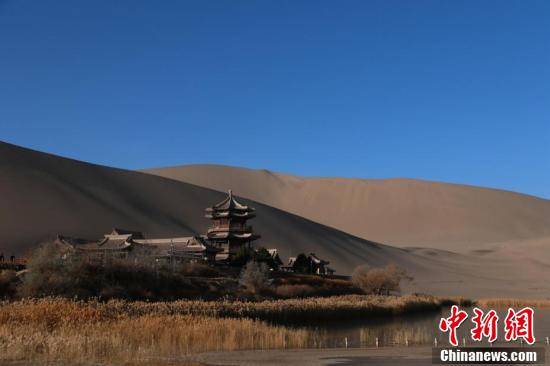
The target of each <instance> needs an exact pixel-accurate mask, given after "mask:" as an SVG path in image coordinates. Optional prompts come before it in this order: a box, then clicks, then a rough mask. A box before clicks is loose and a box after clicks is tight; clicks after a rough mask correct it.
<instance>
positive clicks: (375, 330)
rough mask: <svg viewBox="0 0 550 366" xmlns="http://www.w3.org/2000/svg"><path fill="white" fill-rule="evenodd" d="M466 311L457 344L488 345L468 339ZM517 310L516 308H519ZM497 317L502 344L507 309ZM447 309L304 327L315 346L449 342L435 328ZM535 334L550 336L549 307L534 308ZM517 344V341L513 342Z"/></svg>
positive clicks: (543, 339) (541, 338)
mask: <svg viewBox="0 0 550 366" xmlns="http://www.w3.org/2000/svg"><path fill="white" fill-rule="evenodd" d="M463 310H465V311H467V312H468V314H469V317H468V319H467V320H466V321H465V322H464V323H463V324H462V326H461V327H460V328H459V329H458V332H457V333H458V337H459V340H460V344H461V345H462V344H463V342H464V343H465V345H467V346H468V345H473V344H474V343H475V344H476V345H488V343H487V342H473V341H472V340H471V338H470V334H469V332H470V330H471V329H472V327H473V323H472V322H471V319H472V316H473V315H472V310H471V309H470V308H463ZM518 310H519V309H518ZM498 314H499V317H500V320H499V324H498V331H499V335H498V342H496V343H495V344H505V343H506V342H505V340H504V328H503V327H504V318H505V316H506V309H500V310H498ZM448 315H449V309H443V310H442V311H440V312H432V313H429V314H423V315H415V316H400V317H394V318H391V319H383V320H380V319H378V320H376V319H365V320H363V321H353V322H338V323H325V324H320V325H317V326H308V327H306V329H308V330H309V331H311V332H312V333H313V339H314V341H313V345H314V346H315V347H345V346H346V341H347V345H348V347H375V346H376V342H377V341H378V345H379V346H380V347H388V346H406V345H409V346H418V345H432V344H434V339H437V342H438V345H441V346H445V345H448V335H447V333H445V334H443V333H441V332H440V331H439V329H438V324H439V320H440V319H441V317H447V316H448ZM534 328H535V329H534V330H535V337H536V338H537V343H539V344H540V343H545V342H546V337H548V336H550V309H536V310H535V326H534ZM515 343H516V344H519V343H520V342H519V341H518V342H515Z"/></svg>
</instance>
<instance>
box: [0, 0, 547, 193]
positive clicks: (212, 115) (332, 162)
mask: <svg viewBox="0 0 550 366" xmlns="http://www.w3.org/2000/svg"><path fill="white" fill-rule="evenodd" d="M549 22H550V2H548V1H542V0H540V1H537V0H533V1H477V0H476V1H450V0H449V1H441V0H437V1H428V0H419V1H409V0H407V1H391V0H382V1H223V0H220V1H204V0H202V1H135V0H132V1H130V0H127V1H110V0H109V1H71V0H58V1H52V2H44V1H38V0H37V1H27V0H18V1H15V0H14V1H9V0H8V1H5V0H4V1H2V0H0V140H4V141H7V142H11V143H15V144H19V145H23V146H26V147H30V148H34V149H38V150H44V151H48V152H52V153H55V154H59V155H64V156H69V157H73V158H77V159H81V160H85V161H90V162H95V163H100V164H106V165H111V166H117V167H123V168H130V169H135V168H145V167H157V166H169V165H179V164H189V163H220V164H228V165H236V166H245V167H251V168H267V169H271V170H275V171H281V172H287V173H293V174H297V175H306V176H346V177H366V178H367V177H372V178H382V177H411V178H423V179H430V180H437V181H446V182H457V183H466V184H474V185H482V186H489V187H497V188H503V189H510V190H515V191H520V192H524V193H529V194H534V195H538V196H541V197H546V198H550V148H549V143H550V72H549V68H550V26H549Z"/></svg>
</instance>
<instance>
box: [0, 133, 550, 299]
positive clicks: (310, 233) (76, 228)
mask: <svg viewBox="0 0 550 366" xmlns="http://www.w3.org/2000/svg"><path fill="white" fill-rule="evenodd" d="M233 188H234V190H235V191H236V193H238V192H239V191H240V189H242V188H244V187H235V186H234V187H233ZM0 197H1V198H2V199H1V200H0V252H3V253H4V254H6V255H10V254H12V253H15V254H21V253H25V252H26V251H27V250H29V249H31V248H32V247H34V246H35V245H36V244H37V243H38V242H40V241H42V240H46V239H48V238H51V237H53V236H54V235H56V234H58V233H63V234H65V235H73V236H81V237H82V236H83V237H88V238H99V237H100V236H101V235H102V234H103V233H105V232H107V231H109V230H110V228H111V227H113V226H118V227H123V228H128V229H133V230H141V231H143V232H144V233H145V234H146V235H147V236H149V237H154V236H171V235H178V236H181V235H191V234H196V233H203V232H204V231H205V229H206V228H207V226H208V220H207V219H205V218H204V217H203V213H204V211H203V210H204V208H205V207H208V206H210V205H212V204H214V203H217V202H219V201H221V200H222V199H223V198H224V194H223V193H220V192H216V191H213V190H210V189H206V188H202V187H198V186H195V185H191V184H187V183H182V182H178V181H175V180H170V179H166V178H162V177H157V176H153V175H149V174H143V173H139V172H133V171H127V170H122V169H115V168H108V167H104V166H98V165H93V164H88V163H84V162H79V161H75V160H71V159H65V158H61V157H57V156H54V155H49V154H45V153H41V152H36V151H32V150H28V149H24V148H21V147H17V146H14V145H10V144H6V143H0ZM243 201H244V202H245V203H247V204H250V205H252V206H254V207H255V208H256V210H257V215H258V217H257V218H255V219H254V220H253V221H252V222H251V224H252V225H253V226H254V228H255V231H256V232H258V233H260V234H261V235H262V239H261V240H260V241H259V244H260V245H263V246H266V247H268V248H271V247H276V248H278V249H279V251H280V253H281V255H282V257H283V258H286V257H287V256H288V255H291V254H292V255H295V254H297V253H299V252H315V253H317V254H318V255H320V256H321V257H323V258H326V259H328V260H330V261H331V266H333V267H334V268H335V269H336V270H337V271H338V273H340V274H349V273H351V271H353V269H354V268H355V267H356V266H357V265H361V264H369V265H371V266H380V265H384V264H387V263H396V264H398V265H399V266H401V267H403V268H405V269H406V270H407V271H408V272H409V273H410V274H411V275H412V276H413V277H414V281H412V282H411V283H407V284H405V286H404V291H405V292H413V291H415V292H426V293H432V294H441V295H463V296H474V297H475V296H525V297H547V296H549V294H550V285H549V284H547V283H546V281H545V278H546V276H545V274H547V273H548V268H549V266H550V265H549V262H550V260H549V259H548V258H547V257H548V256H547V255H546V256H544V255H542V254H543V253H544V250H539V251H538V252H539V253H540V254H541V257H540V258H538V259H537V261H536V262H534V261H533V260H532V258H530V257H528V258H521V257H520V258H518V257H517V256H516V255H514V253H513V252H508V255H501V254H499V253H496V255H499V259H498V260H495V259H494V255H495V253H491V255H489V256H487V255H484V254H480V255H462V254H456V253H452V252H447V251H443V250H434V249H423V248H414V249H413V248H409V249H399V248H394V247H391V246H387V245H383V244H378V243H375V242H372V241H367V240H363V239H360V238H358V237H355V236H352V235H349V234H346V233H344V232H342V231H339V230H336V229H333V228H330V227H327V226H324V225H321V224H318V223H315V222H312V221H310V220H307V219H305V218H302V217H299V216H296V215H293V214H289V213H287V212H284V211H281V210H279V209H276V208H272V207H269V206H266V205H264V204H260V203H256V202H253V201H249V200H243ZM544 245H545V244H544V243H543V242H538V241H537V242H533V244H532V247H533V248H539V249H540V247H541V246H544ZM526 268H528V270H526ZM525 283H528V284H529V286H527V287H526V286H525Z"/></svg>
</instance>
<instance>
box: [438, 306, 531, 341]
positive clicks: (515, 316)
mask: <svg viewBox="0 0 550 366" xmlns="http://www.w3.org/2000/svg"><path fill="white" fill-rule="evenodd" d="M473 312H474V315H473V317H472V323H474V327H473V328H472V329H471V330H470V335H471V338H472V340H474V341H477V342H480V341H482V340H483V338H487V340H488V341H489V342H491V343H493V342H494V341H496V340H497V338H498V321H499V317H498V314H497V312H496V311H495V310H489V311H487V313H485V312H484V311H483V310H481V309H478V308H474V309H473ZM534 314H535V311H534V310H533V309H531V308H529V307H526V308H523V309H521V310H519V311H515V310H514V309H511V308H510V309H508V313H507V315H506V319H504V338H505V339H506V341H507V342H511V341H516V340H518V339H520V340H523V341H525V342H527V343H528V344H533V343H535V340H536V339H535V336H534V331H533V328H534V324H533V318H534ZM467 318H468V313H466V312H465V311H463V310H459V308H458V306H456V305H453V306H452V307H451V315H450V316H449V317H448V318H441V320H440V321H439V330H440V331H442V332H449V343H450V344H451V345H453V346H458V339H457V336H456V333H457V330H458V328H459V327H460V325H461V324H462V323H464V321H465V320H466V319H467Z"/></svg>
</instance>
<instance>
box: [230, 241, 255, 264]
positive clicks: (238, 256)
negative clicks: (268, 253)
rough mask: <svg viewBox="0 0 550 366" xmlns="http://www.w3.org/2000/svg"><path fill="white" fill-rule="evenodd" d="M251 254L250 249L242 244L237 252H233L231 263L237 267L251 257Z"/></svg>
mask: <svg viewBox="0 0 550 366" xmlns="http://www.w3.org/2000/svg"><path fill="white" fill-rule="evenodd" d="M252 256H253V253H252V249H249V248H247V247H246V246H242V247H241V248H239V250H238V251H237V253H235V256H234V257H233V259H232V260H231V264H232V265H234V266H237V267H241V266H244V265H245V264H246V263H248V262H249V261H250V260H251V259H252V258H253V257H252Z"/></svg>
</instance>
